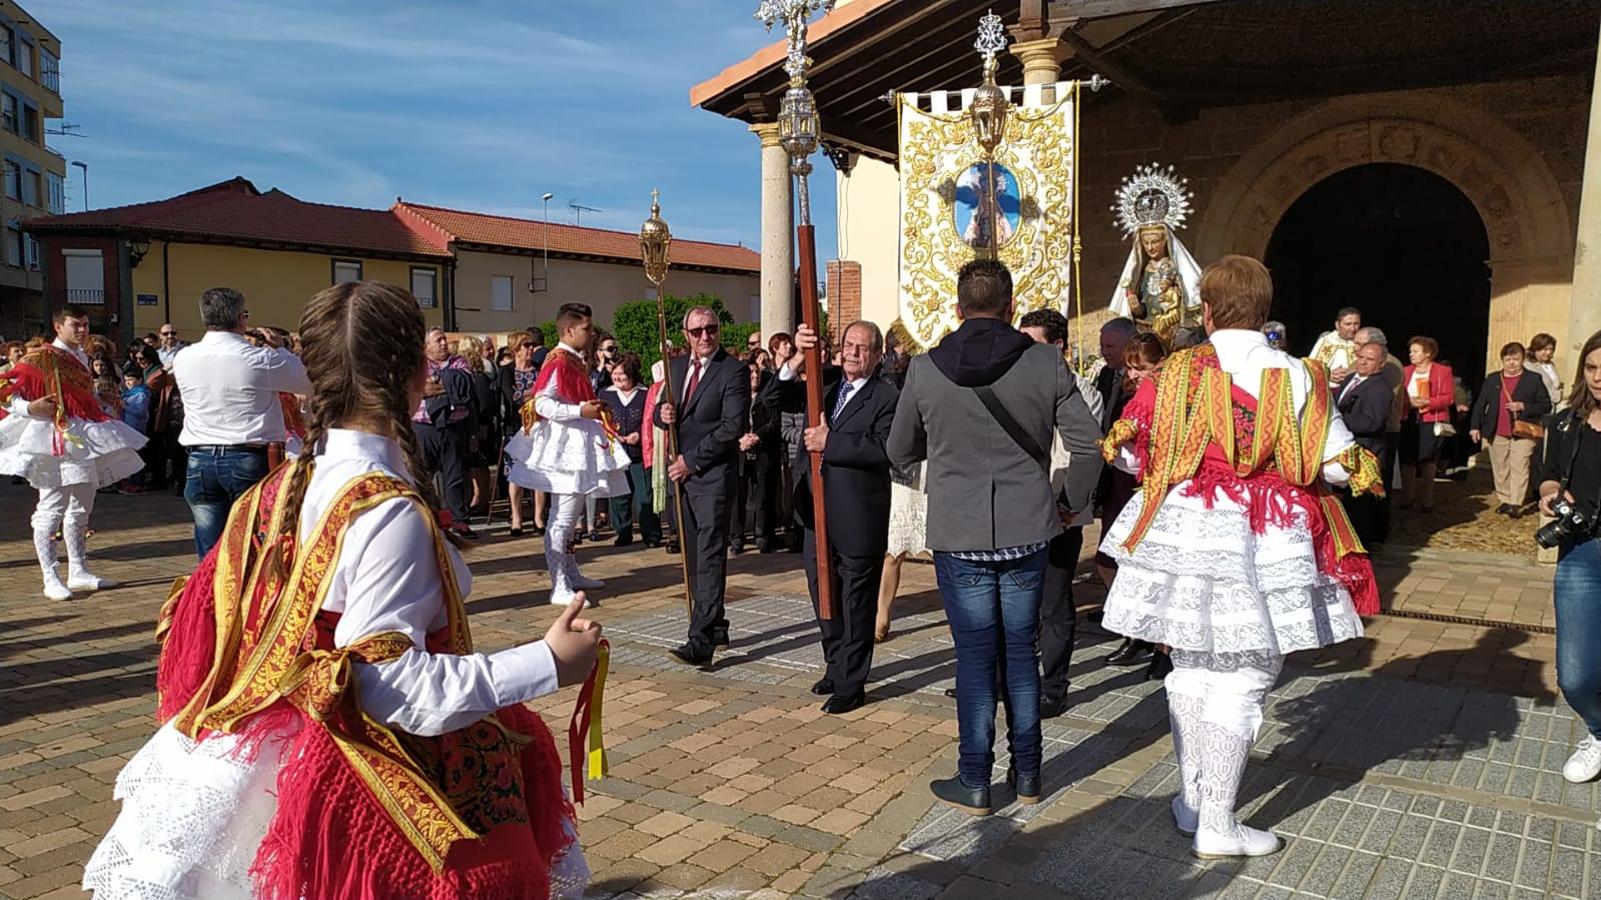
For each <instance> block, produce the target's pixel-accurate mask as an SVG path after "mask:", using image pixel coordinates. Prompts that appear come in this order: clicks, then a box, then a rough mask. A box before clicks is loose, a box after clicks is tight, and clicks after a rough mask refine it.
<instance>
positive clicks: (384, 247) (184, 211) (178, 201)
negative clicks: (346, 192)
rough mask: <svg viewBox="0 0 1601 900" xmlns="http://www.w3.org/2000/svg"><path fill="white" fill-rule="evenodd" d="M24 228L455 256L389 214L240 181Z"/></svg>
mask: <svg viewBox="0 0 1601 900" xmlns="http://www.w3.org/2000/svg"><path fill="white" fill-rule="evenodd" d="M24 226H25V227H26V228H27V229H28V230H29V231H32V232H36V233H44V234H51V233H55V234H71V233H74V232H88V233H106V232H110V233H115V234H137V235H147V236H150V237H155V238H158V239H160V238H173V239H184V238H188V239H191V240H200V241H206V242H221V243H244V244H265V245H278V246H285V247H295V248H301V247H305V248H326V249H332V250H342V251H348V252H353V253H363V254H375V255H385V256H401V257H429V258H449V257H450V252H449V250H448V249H446V246H445V243H444V242H443V241H430V240H429V239H428V238H427V237H426V236H425V235H424V234H423V233H421V232H419V231H418V230H417V229H414V228H409V227H407V226H406V225H405V224H404V223H402V222H401V221H400V219H399V218H398V217H397V216H395V215H393V214H392V213H391V212H390V211H388V210H381V209H357V208H354V207H349V206H330V205H327V204H323V203H307V202H306V201H304V200H298V199H296V198H294V197H291V196H290V195H288V194H286V193H284V192H283V191H280V190H277V189H276V188H275V189H273V190H270V191H267V192H265V193H263V192H262V191H260V190H257V189H256V186H255V185H254V184H251V183H250V182H249V181H248V180H246V179H245V178H242V177H236V178H232V179H229V180H228V181H223V182H219V183H217V184H213V185H210V186H208V187H203V188H200V189H198V190H194V191H190V192H189V193H187V194H179V195H178V196H176V197H171V198H168V199H166V200H156V201H153V202H150V203H136V204H133V205H132V206H115V207H110V208H107V209H92V210H88V211H86V212H81V213H67V214H65V215H59V216H41V217H38V218H33V219H29V220H27V221H26V222H25V223H24Z"/></svg>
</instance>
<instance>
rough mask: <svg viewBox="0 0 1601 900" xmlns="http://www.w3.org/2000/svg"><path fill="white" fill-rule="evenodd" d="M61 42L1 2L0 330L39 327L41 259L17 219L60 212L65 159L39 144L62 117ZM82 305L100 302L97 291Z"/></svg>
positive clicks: (45, 314)
mask: <svg viewBox="0 0 1601 900" xmlns="http://www.w3.org/2000/svg"><path fill="white" fill-rule="evenodd" d="M62 113H63V109H62V102H61V41H60V40H59V39H57V38H56V36H55V35H54V34H51V33H50V31H49V29H47V28H45V27H44V26H43V25H42V24H40V23H39V22H38V20H36V19H35V18H34V17H33V16H32V15H31V14H30V13H29V12H28V11H27V10H25V9H23V8H22V7H21V6H19V5H17V4H16V3H14V2H11V0H0V161H3V164H4V167H3V170H0V171H3V173H4V180H5V190H4V191H3V192H0V224H3V226H4V232H3V235H4V242H3V249H0V334H3V335H5V336H7V337H10V336H12V335H17V334H24V333H33V332H36V331H40V330H43V328H44V324H45V322H46V320H47V319H48V318H49V311H48V309H47V307H46V305H45V299H44V264H43V259H42V255H41V254H40V252H39V244H38V242H37V241H36V240H35V239H34V238H33V237H32V236H31V235H28V234H25V233H24V232H23V229H22V225H21V223H22V221H23V220H24V219H28V218H32V217H35V216H39V215H55V214H59V213H62V212H65V211H66V175H67V161H66V159H64V158H63V157H62V156H61V154H59V153H57V152H56V151H54V150H52V149H50V148H49V147H48V146H46V143H45V136H46V122H47V121H49V120H52V119H55V120H59V119H60V118H61V116H62ZM78 299H79V300H80V301H81V302H84V303H88V304H93V303H95V302H100V303H104V302H105V301H104V293H103V292H102V294H101V295H100V296H99V297H98V298H96V297H93V296H85V297H82V298H78Z"/></svg>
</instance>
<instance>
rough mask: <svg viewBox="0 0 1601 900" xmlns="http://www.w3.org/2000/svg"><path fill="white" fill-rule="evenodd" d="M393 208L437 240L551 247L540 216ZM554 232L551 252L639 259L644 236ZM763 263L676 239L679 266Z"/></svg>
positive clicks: (730, 248)
mask: <svg viewBox="0 0 1601 900" xmlns="http://www.w3.org/2000/svg"><path fill="white" fill-rule="evenodd" d="M393 209H394V212H395V214H396V215H397V216H399V217H401V218H403V219H405V220H406V221H408V222H409V223H411V224H413V225H414V226H415V227H416V228H417V229H418V230H419V231H420V232H421V233H423V234H426V235H428V236H429V238H430V239H433V240H437V239H438V238H437V235H447V236H449V237H451V238H454V239H455V240H457V241H460V242H463V243H469V244H482V245H484V246H490V247H507V248H512V249H517V250H543V249H544V248H545V246H546V244H545V235H546V231H545V227H546V226H545V223H544V222H543V221H539V220H534V219H515V218H511V217H509V216H491V215H486V214H484V213H475V212H464V211H462V210H456V209H445V208H443V207H438V206H426V205H423V204H420V203H408V202H406V201H404V200H401V201H397V202H396V203H395V206H394V208H393ZM549 234H550V245H549V246H550V252H551V253H557V254H563V255H568V256H585V257H600V258H604V259H614V260H619V261H623V262H630V263H638V262H639V235H638V234H636V233H633V232H628V231H609V230H607V229H604V228H583V227H579V226H576V225H562V224H558V223H556V222H552V223H550V231H549ZM761 263H762V257H761V254H760V253H758V252H756V251H755V250H752V249H750V248H749V247H741V246H737V245H734V244H714V243H710V242H707V241H687V240H683V239H682V238H678V237H674V238H673V248H672V264H673V265H674V266H692V267H695V268H705V269H723V270H728V271H735V272H759V271H761V267H762V265H761Z"/></svg>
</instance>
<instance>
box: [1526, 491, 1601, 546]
mask: <svg viewBox="0 0 1601 900" xmlns="http://www.w3.org/2000/svg"><path fill="white" fill-rule="evenodd" d="M1551 513H1552V515H1554V516H1556V520H1555V521H1552V522H1547V523H1546V524H1545V525H1544V526H1542V527H1541V528H1540V530H1539V531H1536V532H1535V533H1534V541H1535V543H1537V544H1539V545H1540V546H1542V547H1544V548H1546V549H1547V550H1550V549H1552V548H1554V547H1560V546H1562V542H1563V541H1571V540H1583V539H1585V538H1587V537H1589V536H1590V533H1591V532H1592V531H1594V529H1595V520H1594V517H1592V516H1588V515H1585V514H1584V513H1583V512H1581V511H1579V510H1578V509H1576V508H1574V505H1573V504H1572V503H1570V502H1569V501H1568V498H1566V497H1563V496H1558V497H1557V498H1556V499H1555V500H1553V501H1551Z"/></svg>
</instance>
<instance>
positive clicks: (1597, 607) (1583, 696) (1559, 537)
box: [1537, 332, 1601, 784]
mask: <svg viewBox="0 0 1601 900" xmlns="http://www.w3.org/2000/svg"><path fill="white" fill-rule="evenodd" d="M1546 461H1547V463H1546V472H1545V474H1546V479H1547V480H1546V481H1543V482H1541V484H1540V511H1541V512H1543V513H1545V514H1546V515H1548V516H1554V517H1555V518H1556V521H1555V522H1552V523H1551V524H1549V525H1546V526H1545V527H1544V528H1541V529H1540V532H1539V534H1538V535H1537V539H1538V540H1539V542H1540V543H1541V544H1542V545H1545V546H1555V547H1558V548H1560V549H1559V553H1560V556H1559V559H1560V561H1559V562H1558V563H1557V575H1556V583H1555V585H1554V590H1553V597H1554V599H1555V602H1556V615H1557V685H1558V686H1559V687H1561V688H1562V696H1563V697H1564V698H1565V699H1566V700H1567V701H1568V705H1569V706H1571V707H1573V711H1574V712H1576V713H1578V714H1579V718H1580V719H1581V720H1583V721H1584V727H1585V730H1586V731H1588V732H1589V733H1588V734H1586V735H1585V737H1584V740H1582V741H1580V742H1579V747H1578V749H1577V750H1575V751H1574V752H1573V756H1571V757H1569V759H1568V763H1567V765H1566V766H1563V767H1562V777H1564V778H1566V779H1567V780H1569V781H1571V782H1574V783H1576V784H1577V783H1579V782H1583V781H1589V780H1591V779H1593V778H1595V777H1596V776H1597V775H1601V657H1598V656H1597V655H1596V653H1595V644H1596V640H1597V639H1598V638H1601V604H1597V603H1596V597H1597V596H1601V532H1598V529H1597V527H1596V523H1597V510H1598V508H1601V332H1596V333H1595V334H1592V335H1590V339H1589V340H1587V341H1585V342H1584V349H1583V350H1582V351H1580V353H1579V373H1578V375H1577V377H1575V378H1574V386H1573V391H1572V393H1570V394H1569V395H1568V408H1567V409H1565V410H1563V411H1562V412H1560V413H1558V414H1557V416H1556V419H1555V420H1554V421H1553V422H1552V423H1551V428H1550V430H1549V431H1547V432H1546Z"/></svg>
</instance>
